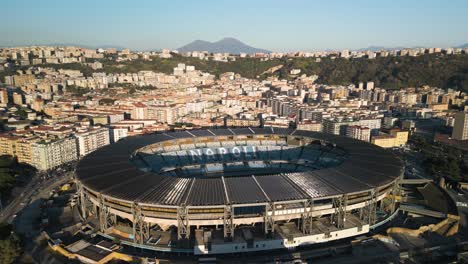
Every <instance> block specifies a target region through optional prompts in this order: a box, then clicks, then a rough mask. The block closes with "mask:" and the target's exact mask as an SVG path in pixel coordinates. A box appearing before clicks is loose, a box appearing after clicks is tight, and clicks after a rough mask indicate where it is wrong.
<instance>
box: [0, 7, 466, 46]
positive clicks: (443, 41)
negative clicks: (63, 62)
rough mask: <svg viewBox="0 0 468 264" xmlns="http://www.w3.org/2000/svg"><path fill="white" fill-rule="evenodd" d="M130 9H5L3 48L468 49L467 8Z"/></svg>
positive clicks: (0, 30)
mask: <svg viewBox="0 0 468 264" xmlns="http://www.w3.org/2000/svg"><path fill="white" fill-rule="evenodd" d="M284 3H285V2H284V1H275V0H272V1H266V0H261V1H246V0H241V1H235V2H233V1H226V0H222V1H219V0H218V1H215V0H206V1H182V0H174V1H149V0H141V1H125V0H116V1H110V0H102V1H92V0H83V1H79V2H74V1H73V2H72V1H58V0H43V1H34V0H19V1H5V2H3V3H2V10H3V12H2V14H3V20H2V24H1V25H0V36H1V37H0V46H27V45H46V44H64V43H70V44H77V45H86V46H99V45H107V46H109V45H110V46H119V47H127V48H130V49H134V50H159V49H162V48H170V49H176V48H179V47H181V46H183V45H185V44H187V43H189V42H191V41H193V40H196V39H200V40H207V41H217V40H219V39H222V38H224V37H234V38H237V39H239V40H241V41H242V42H244V43H246V44H248V45H251V46H254V47H257V48H262V49H267V50H271V51H294V50H304V51H313V50H326V49H336V50H340V49H360V48H366V47H369V46H384V47H397V46H399V47H401V46H404V47H414V46H425V47H453V46H459V45H462V44H464V43H467V42H468V37H467V36H468V27H467V26H466V25H468V16H467V15H466V14H467V11H468V1H463V0H453V1H450V2H447V1H442V0H427V1H414V0H413V1H404V0H397V1H370V0H359V1H345V0H337V1H305V0H292V1H288V2H287V5H285V4H284Z"/></svg>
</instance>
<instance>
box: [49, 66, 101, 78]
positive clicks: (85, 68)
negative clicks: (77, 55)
mask: <svg viewBox="0 0 468 264" xmlns="http://www.w3.org/2000/svg"><path fill="white" fill-rule="evenodd" d="M41 67H48V68H53V69H56V70H58V69H64V70H78V71H80V72H81V73H83V75H84V76H86V77H89V76H91V75H92V74H93V72H94V70H93V69H92V68H91V67H89V66H86V65H84V64H82V63H79V62H75V63H62V64H42V65H41Z"/></svg>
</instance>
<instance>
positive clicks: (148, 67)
mask: <svg viewBox="0 0 468 264" xmlns="http://www.w3.org/2000/svg"><path fill="white" fill-rule="evenodd" d="M151 59H152V60H151V61H147V60H133V61H125V62H115V61H110V60H103V61H101V62H102V63H103V64H104V69H103V70H104V71H105V72H107V73H121V72H131V73H135V72H138V71H155V72H162V73H166V74H170V73H172V72H173V70H174V68H175V67H177V64H179V63H185V64H186V65H193V66H195V68H196V69H197V70H201V71H204V72H209V73H211V74H214V75H216V76H219V74H221V73H224V72H235V73H239V74H241V75H242V76H244V77H247V78H256V77H257V76H259V75H260V74H262V73H263V72H265V71H266V70H268V69H269V68H271V67H273V66H276V65H279V64H281V60H277V59H275V60H268V61H260V60H258V59H252V58H242V59H240V58H239V59H237V60H236V61H230V62H219V61H213V60H200V59H198V58H191V57H190V58H189V57H182V56H180V55H174V57H173V58H170V59H163V58H159V57H152V58H151Z"/></svg>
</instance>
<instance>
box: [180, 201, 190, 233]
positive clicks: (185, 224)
mask: <svg viewBox="0 0 468 264" xmlns="http://www.w3.org/2000/svg"><path fill="white" fill-rule="evenodd" d="M177 237H178V239H179V240H181V239H184V238H186V239H188V238H189V237H190V226H189V214H188V209H187V207H186V206H185V205H181V206H180V207H179V208H178V209H177Z"/></svg>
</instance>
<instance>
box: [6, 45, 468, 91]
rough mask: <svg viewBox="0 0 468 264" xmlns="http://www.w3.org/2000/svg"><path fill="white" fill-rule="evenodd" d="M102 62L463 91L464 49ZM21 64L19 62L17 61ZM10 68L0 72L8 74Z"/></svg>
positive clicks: (109, 69)
mask: <svg viewBox="0 0 468 264" xmlns="http://www.w3.org/2000/svg"><path fill="white" fill-rule="evenodd" d="M99 61H100V62H102V63H103V65H104V68H103V69H100V70H97V71H98V72H106V73H135V72H138V71H155V72H162V73H166V74H170V73H172V72H173V69H174V67H176V66H177V64H179V63H185V64H186V65H193V66H195V67H196V69H198V70H201V71H204V72H209V73H212V74H214V75H216V76H219V74H221V73H224V72H235V73H239V74H241V75H242V76H244V77H247V78H257V77H260V78H265V77H268V76H270V75H276V76H278V77H281V78H292V77H291V76H290V75H289V72H290V70H292V69H300V70H301V73H305V74H307V75H312V74H316V75H318V76H319V79H318V82H319V83H324V84H340V85H341V84H357V83H359V82H367V81H373V82H375V85H376V86H377V87H383V88H386V89H400V88H402V87H419V86H422V85H430V86H435V87H441V88H455V89H458V90H463V91H465V92H468V55H467V54H459V55H443V54H426V55H422V56H417V57H410V56H402V57H401V56H399V57H386V58H376V59H367V58H354V59H343V58H336V59H332V58H330V57H326V58H321V59H320V60H319V61H317V59H316V58H293V59H292V58H281V59H272V60H266V61H263V60H259V59H252V58H237V59H236V60H235V61H229V62H218V61H213V60H211V59H210V60H200V59H198V58H191V57H182V56H180V55H178V54H173V58H170V59H163V58H159V57H156V56H153V57H152V58H151V61H149V60H142V59H137V60H131V61H123V62H117V61H115V60H111V59H109V58H104V59H100V60H99ZM278 65H284V67H282V68H281V69H279V70H277V71H276V72H275V73H273V74H271V73H265V71H267V70H268V69H270V68H272V67H275V66H278ZM41 66H43V67H52V68H55V69H72V70H80V71H81V72H82V73H83V74H84V75H85V76H91V74H92V73H93V72H94V71H93V69H92V68H90V67H88V66H86V65H84V64H81V63H68V64H44V65H41ZM20 68H24V67H20ZM14 73H15V72H14V69H8V70H5V71H3V72H0V77H2V78H1V79H2V81H3V77H4V76H5V75H11V74H14Z"/></svg>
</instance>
